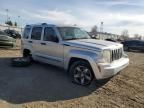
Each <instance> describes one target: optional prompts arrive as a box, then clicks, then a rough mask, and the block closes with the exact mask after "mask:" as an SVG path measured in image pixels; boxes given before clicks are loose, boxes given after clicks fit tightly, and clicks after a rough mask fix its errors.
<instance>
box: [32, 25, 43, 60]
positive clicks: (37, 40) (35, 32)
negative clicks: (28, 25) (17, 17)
mask: <svg viewBox="0 0 144 108" xmlns="http://www.w3.org/2000/svg"><path fill="white" fill-rule="evenodd" d="M42 32H43V27H41V26H35V27H33V28H32V31H31V40H29V43H30V44H31V45H32V51H33V55H32V56H33V58H34V59H37V55H39V54H40V52H41V39H42Z"/></svg>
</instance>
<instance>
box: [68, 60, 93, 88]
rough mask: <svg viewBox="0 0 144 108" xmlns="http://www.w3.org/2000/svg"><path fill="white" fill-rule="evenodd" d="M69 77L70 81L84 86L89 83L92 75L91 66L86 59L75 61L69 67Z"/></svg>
mask: <svg viewBox="0 0 144 108" xmlns="http://www.w3.org/2000/svg"><path fill="white" fill-rule="evenodd" d="M69 72H70V77H71V79H72V82H74V83H76V84H79V85H82V86H86V85H89V84H91V82H92V80H93V78H94V75H93V71H92V69H91V66H90V65H89V63H87V62H86V61H82V60H80V61H76V62H74V63H73V64H72V65H71V67H70V70H69Z"/></svg>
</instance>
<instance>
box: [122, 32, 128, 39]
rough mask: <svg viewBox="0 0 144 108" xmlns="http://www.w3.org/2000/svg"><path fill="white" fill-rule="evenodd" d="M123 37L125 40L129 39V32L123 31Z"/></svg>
mask: <svg viewBox="0 0 144 108" xmlns="http://www.w3.org/2000/svg"><path fill="white" fill-rule="evenodd" d="M121 37H122V39H124V40H126V39H128V38H129V32H128V30H123V31H122V33H121Z"/></svg>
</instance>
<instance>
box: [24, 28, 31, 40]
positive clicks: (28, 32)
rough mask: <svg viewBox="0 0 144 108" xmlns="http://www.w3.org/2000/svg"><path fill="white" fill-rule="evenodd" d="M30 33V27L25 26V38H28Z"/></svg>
mask: <svg viewBox="0 0 144 108" xmlns="http://www.w3.org/2000/svg"><path fill="white" fill-rule="evenodd" d="M29 34H30V28H25V30H24V35H23V38H24V39H28V38H29Z"/></svg>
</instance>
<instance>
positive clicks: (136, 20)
mask: <svg viewBox="0 0 144 108" xmlns="http://www.w3.org/2000/svg"><path fill="white" fill-rule="evenodd" d="M6 9H8V10H9V12H8V16H9V17H10V19H11V20H12V21H14V22H15V21H16V22H17V23H18V25H20V26H24V25H26V24H34V23H43V22H45V23H48V24H72V25H73V24H76V25H78V26H80V27H82V28H84V29H85V30H87V31H90V30H91V28H92V27H93V26H94V25H97V26H98V30H99V29H100V23H101V22H103V31H104V32H109V33H115V34H121V33H122V31H123V30H128V31H129V34H130V35H131V36H132V35H134V34H137V33H138V34H140V35H144V0H0V23H4V22H5V21H6V19H7V15H6ZM18 16H20V17H18Z"/></svg>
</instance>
